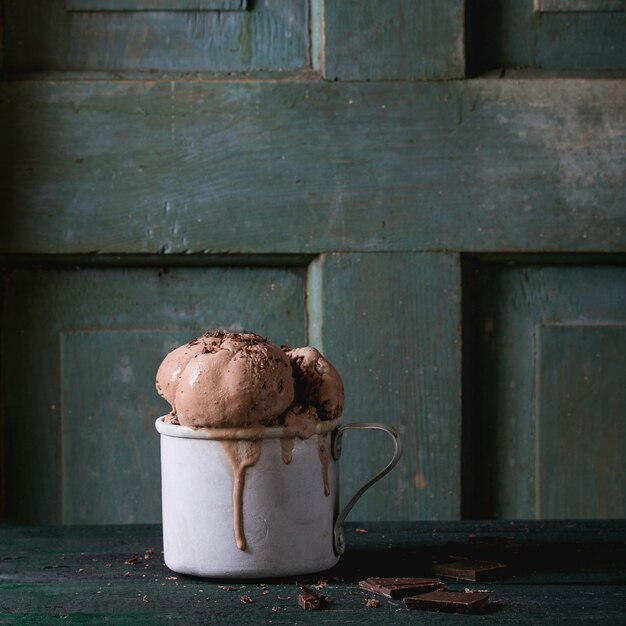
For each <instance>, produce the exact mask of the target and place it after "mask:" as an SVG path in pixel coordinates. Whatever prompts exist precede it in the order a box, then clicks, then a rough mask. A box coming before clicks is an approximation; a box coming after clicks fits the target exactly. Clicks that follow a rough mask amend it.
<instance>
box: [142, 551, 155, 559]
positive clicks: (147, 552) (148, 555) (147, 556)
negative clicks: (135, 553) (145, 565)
mask: <svg viewBox="0 0 626 626" xmlns="http://www.w3.org/2000/svg"><path fill="white" fill-rule="evenodd" d="M153 554H154V550H153V549H152V548H148V549H147V550H146V552H145V554H144V555H143V558H144V560H145V561H147V560H148V559H151V558H152V555H153Z"/></svg>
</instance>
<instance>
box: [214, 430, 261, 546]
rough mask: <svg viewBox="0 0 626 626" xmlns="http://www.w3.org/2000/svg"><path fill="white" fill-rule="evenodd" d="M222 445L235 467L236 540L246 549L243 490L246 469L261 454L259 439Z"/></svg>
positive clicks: (228, 441) (234, 519) (229, 441)
mask: <svg viewBox="0 0 626 626" xmlns="http://www.w3.org/2000/svg"><path fill="white" fill-rule="evenodd" d="M222 447H223V448H224V451H225V452H226V455H227V456H228V458H229V460H230V464H231V466H232V468H233V526H234V528H235V541H236V542H237V547H238V548H239V549H240V550H245V549H246V535H245V532H244V526H243V490H244V487H245V484H246V470H247V469H248V468H249V467H252V466H253V465H255V464H256V462H257V461H258V460H259V457H260V456H261V441H260V440H259V439H251V440H249V439H240V440H225V441H222Z"/></svg>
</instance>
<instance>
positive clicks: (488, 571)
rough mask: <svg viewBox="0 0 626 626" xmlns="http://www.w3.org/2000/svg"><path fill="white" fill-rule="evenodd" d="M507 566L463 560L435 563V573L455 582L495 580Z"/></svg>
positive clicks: (490, 562)
mask: <svg viewBox="0 0 626 626" xmlns="http://www.w3.org/2000/svg"><path fill="white" fill-rule="evenodd" d="M506 569H507V566H506V565H503V564H502V563H493V562H492V561H474V560H469V559H468V560H462V561H451V562H449V563H433V572H434V573H435V574H437V576H443V577H444V578H454V579H455V580H471V581H477V580H493V579H494V578H496V577H497V576H499V575H500V574H502V573H503V572H504V571H506Z"/></svg>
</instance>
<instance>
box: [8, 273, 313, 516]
mask: <svg viewBox="0 0 626 626" xmlns="http://www.w3.org/2000/svg"><path fill="white" fill-rule="evenodd" d="M304 278H305V274H304V271H303V270H302V269H300V268H291V269H276V268H257V269H250V268H234V267H233V268H219V267H211V268H191V269H189V268H188V269H185V268H176V269H170V270H169V271H163V270H158V269H157V268H154V269H151V268H145V269H119V268H118V269H109V270H106V269H95V268H94V269H82V270H74V269H65V270H61V269H59V270H28V269H22V270H16V271H15V272H14V273H13V274H11V275H10V276H9V277H8V278H7V281H6V287H5V293H4V301H3V311H2V364H3V380H2V393H1V397H2V414H3V416H4V442H5V455H6V458H5V480H6V514H7V518H8V519H9V520H12V521H17V522H27V523H36V522H37V523H59V522H63V521H66V522H83V523H102V522H103V521H105V520H116V521H117V522H128V521H129V520H132V519H134V520H137V521H148V520H150V519H155V517H156V516H157V515H158V510H159V505H158V502H157V501H156V500H155V498H158V493H159V491H160V486H159V485H160V482H159V476H160V472H159V460H158V459H159V449H158V448H159V446H158V436H157V434H156V431H154V430H153V422H154V419H156V418H157V417H158V416H159V415H162V414H164V413H166V412H167V411H168V405H167V403H166V402H165V401H163V400H162V399H161V398H159V397H158V395H157V394H156V391H155V390H154V376H155V374H156V369H157V368H158V365H159V363H160V360H161V359H162V358H163V356H164V355H165V354H167V352H168V351H169V350H170V349H171V348H172V347H173V345H175V344H177V343H178V344H180V343H182V342H183V341H186V340H188V339H189V338H191V337H194V336H197V335H198V334H200V333H201V332H204V330H206V329H212V328H216V327H220V328H231V329H235V330H241V329H252V330H255V329H256V330H262V331H263V332H264V333H266V334H267V336H268V337H269V338H270V339H271V340H272V341H275V342H277V343H279V344H280V343H290V344H292V345H303V344H304V343H305V340H306V337H305V332H306V324H305V308H304V299H305V294H304ZM64 471H65V472H71V473H72V474H71V475H67V474H64ZM128 472H130V473H131V474H132V475H133V479H132V480H130V479H129V477H128ZM107 507H108V508H109V509H110V510H108V511H107V510H106V509H107ZM64 516H65V517H64Z"/></svg>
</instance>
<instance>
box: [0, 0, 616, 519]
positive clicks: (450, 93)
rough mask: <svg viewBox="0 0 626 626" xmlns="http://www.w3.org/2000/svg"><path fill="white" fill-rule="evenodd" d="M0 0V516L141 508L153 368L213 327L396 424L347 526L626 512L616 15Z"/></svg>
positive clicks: (398, 3) (395, 4) (508, 4)
mask: <svg viewBox="0 0 626 626" xmlns="http://www.w3.org/2000/svg"><path fill="white" fill-rule="evenodd" d="M1 4H2V12H1V14H2V16H3V22H2V42H3V45H2V79H3V80H2V82H0V146H1V153H0V202H1V211H0V255H1V256H2V262H3V265H4V268H5V269H4V273H3V277H2V291H1V300H0V306H1V311H0V321H1V336H0V340H1V345H0V367H1V369H0V375H1V379H2V383H1V396H0V405H1V410H2V422H1V424H2V428H1V431H0V432H1V450H2V453H1V454H2V456H1V460H0V469H1V471H2V481H1V489H2V497H1V499H0V500H1V502H2V506H3V511H4V512H3V516H4V518H5V519H8V520H12V521H19V522H26V523H32V522H40V523H42V522H43V523H58V522H60V523H113V522H122V523H124V522H152V521H158V520H159V506H160V505H159V488H160V487H159V471H158V437H157V435H156V433H155V432H154V430H153V425H152V423H153V420H154V418H155V417H156V416H157V415H159V414H160V413H162V412H164V411H165V410H166V407H165V406H164V403H163V401H162V400H161V399H160V398H158V397H157V396H156V393H155V391H154V387H153V383H154V381H153V379H154V374H155V371H156V367H157V365H158V362H159V361H160V358H161V357H162V356H163V355H164V354H165V353H166V352H167V350H168V349H169V347H170V346H171V345H173V344H175V343H177V342H180V341H183V340H185V339H187V338H189V337H191V336H194V335H195V334H198V333H200V332H203V331H204V330H205V329H207V328H213V327H215V326H221V327H227V328H248V329H251V330H256V331H258V332H261V333H263V334H266V335H268V336H269V337H270V338H271V339H272V340H274V341H276V342H277V343H305V342H309V343H311V344H312V345H315V346H317V347H318V348H320V349H321V350H322V351H323V352H324V353H325V354H327V356H328V357H329V358H330V359H331V360H332V361H333V362H334V363H336V365H337V367H338V369H339V371H340V372H341V374H342V376H343V378H344V381H345V386H346V419H348V420H358V421H365V420H371V421H384V422H387V423H389V424H392V425H394V426H395V427H396V428H397V429H398V430H399V431H400V433H401V436H402V438H403V440H404V443H405V450H406V452H405V456H404V458H403V460H402V462H401V464H400V465H399V466H398V468H397V470H396V471H395V472H394V473H392V474H390V475H389V476H388V477H386V478H385V479H384V481H382V482H381V483H380V484H378V485H377V486H375V487H374V488H373V489H372V491H371V492H370V493H369V494H368V496H367V497H365V498H364V499H363V500H362V501H361V502H360V503H359V504H358V506H357V508H356V509H355V511H354V513H353V519H360V520H363V521H366V520H374V519H384V520H394V519H456V518H459V517H498V516H500V517H518V518H520V517H521V518H525V517H618V516H623V515H624V514H625V511H626V499H625V497H624V493H626V476H625V475H624V469H623V467H624V466H623V463H621V450H620V446H619V442H620V441H622V440H623V438H624V435H626V432H625V429H626V425H625V424H626V415H624V396H623V388H624V385H623V371H624V366H625V363H624V356H623V355H624V354H625V351H624V347H625V345H624V342H625V337H626V306H625V305H626V295H625V293H624V284H626V283H625V281H624V279H625V278H626V276H625V273H624V272H625V269H624V266H625V257H624V255H623V253H624V252H625V251H626V234H625V233H626V208H625V207H626V194H625V192H624V185H623V181H624V179H625V178H626V119H625V111H626V83H625V82H624V78H623V77H624V72H625V71H626V54H625V49H624V42H626V30H625V29H626V26H625V19H626V18H625V16H626V13H625V12H624V7H622V6H621V5H620V4H619V3H617V2H616V3H612V0H611V1H608V2H603V3H601V4H602V6H600V5H598V4H597V3H596V4H594V5H592V4H591V3H586V2H585V1H584V0H536V1H535V2H533V1H532V0H523V1H520V2H517V0H515V1H513V0H489V1H488V2H478V1H477V0H465V1H463V0H446V1H445V2H439V1H435V0H413V1H410V0H383V1H374V0H361V1H359V2H357V1H353V0H308V1H307V0H293V1H292V0H289V1H286V0H285V1H284V0H266V1H263V2H261V1H252V0H248V1H247V2H244V1H239V0H236V1H235V0H182V1H181V0H51V1H50V2H46V3H39V2H37V1H36V0H28V1H26V0H24V1H18V0H4V2H3V3H1ZM348 439H349V440H348ZM387 452H388V451H387V450H386V448H385V447H384V446H382V445H381V443H380V440H379V439H377V438H376V435H375V434H371V433H370V434H362V433H351V434H350V435H349V437H348V438H347V439H346V446H345V452H344V455H343V458H342V464H343V470H342V471H343V473H342V490H343V493H344V495H347V494H348V493H350V492H351V491H353V490H354V489H355V488H356V486H358V485H359V484H360V483H361V482H362V480H363V479H364V478H365V475H366V474H370V473H372V472H373V471H375V470H376V469H377V468H378V467H379V466H380V465H382V464H383V463H384V460H385V456H386V454H387Z"/></svg>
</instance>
